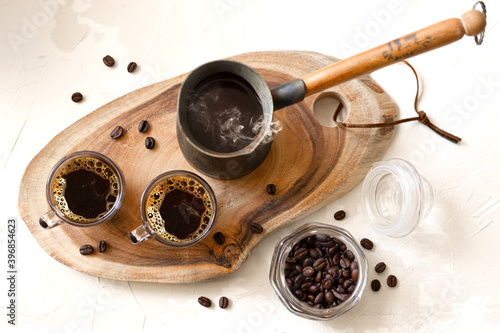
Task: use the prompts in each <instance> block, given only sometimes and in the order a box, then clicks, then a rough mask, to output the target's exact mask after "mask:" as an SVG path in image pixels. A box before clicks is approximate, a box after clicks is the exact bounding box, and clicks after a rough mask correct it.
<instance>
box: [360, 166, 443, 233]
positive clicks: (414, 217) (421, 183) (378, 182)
mask: <svg viewBox="0 0 500 333" xmlns="http://www.w3.org/2000/svg"><path fill="white" fill-rule="evenodd" d="M361 195H362V199H363V205H362V208H363V211H364V214H365V217H366V219H367V221H368V223H369V224H370V226H371V227H372V228H373V229H374V230H375V231H376V232H378V233H381V234H384V235H388V236H392V237H402V236H406V235H407V234H409V233H410V232H412V231H413V229H415V227H416V226H417V224H418V222H419V221H420V220H421V219H424V218H425V217H426V216H427V215H428V214H429V212H430V211H431V208H432V205H433V203H434V195H433V193H432V187H431V185H430V184H429V182H428V181H427V180H426V179H425V178H424V177H422V176H421V175H420V174H419V173H418V171H417V170H416V169H415V167H414V166H413V165H412V164H410V163H409V162H407V161H405V160H402V159H399V158H395V159H391V160H388V161H384V162H377V163H374V164H373V166H372V168H371V169H370V171H368V174H367V175H366V177H365V179H364V181H363V187H362V189H361Z"/></svg>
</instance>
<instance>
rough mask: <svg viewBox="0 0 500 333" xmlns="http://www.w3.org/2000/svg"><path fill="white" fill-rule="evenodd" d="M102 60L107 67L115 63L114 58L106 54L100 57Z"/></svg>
mask: <svg viewBox="0 0 500 333" xmlns="http://www.w3.org/2000/svg"><path fill="white" fill-rule="evenodd" d="M102 62H104V64H105V65H106V66H108V67H113V66H114V65H115V59H113V57H112V56H110V55H107V56H105V57H104V58H102Z"/></svg>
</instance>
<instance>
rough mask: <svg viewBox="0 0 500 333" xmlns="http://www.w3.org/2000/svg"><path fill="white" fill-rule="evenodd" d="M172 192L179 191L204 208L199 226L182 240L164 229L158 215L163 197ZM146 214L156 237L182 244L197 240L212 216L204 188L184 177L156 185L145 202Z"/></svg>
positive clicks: (162, 221)
mask: <svg viewBox="0 0 500 333" xmlns="http://www.w3.org/2000/svg"><path fill="white" fill-rule="evenodd" d="M174 190H181V191H183V192H185V193H188V194H191V195H193V196H194V197H195V198H199V199H201V200H203V205H204V206H205V212H204V213H203V214H202V215H201V217H200V226H199V227H198V229H197V230H196V231H194V232H192V233H191V234H190V235H189V236H188V237H187V238H183V239H179V238H177V237H176V236H175V235H172V234H171V233H169V232H168V231H167V230H166V229H165V220H164V219H163V218H162V216H161V214H160V207H161V205H162V203H163V200H164V199H165V196H166V195H167V194H168V193H170V192H172V191H174ZM146 214H147V218H148V223H149V225H150V227H151V228H152V229H153V230H154V232H155V233H156V234H157V235H158V236H160V237H161V238H163V239H166V240H168V241H170V242H175V243H183V242H186V241H190V240H193V239H196V238H198V236H200V235H201V234H202V233H203V231H204V230H205V229H206V228H207V226H208V224H209V222H210V220H211V218H212V214H213V208H212V200H211V199H210V195H209V193H208V192H207V190H206V189H205V187H204V186H203V185H202V184H200V183H199V182H197V181H196V180H194V179H192V178H190V177H184V176H175V177H170V178H167V179H165V180H163V181H162V182H160V183H159V184H158V185H156V186H155V187H154V188H153V189H152V190H151V192H150V193H149V196H148V200H147V202H146Z"/></svg>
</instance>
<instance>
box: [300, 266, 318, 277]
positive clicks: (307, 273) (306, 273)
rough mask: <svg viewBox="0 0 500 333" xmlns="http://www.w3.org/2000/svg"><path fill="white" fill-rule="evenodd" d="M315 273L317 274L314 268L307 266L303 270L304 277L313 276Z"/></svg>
mask: <svg viewBox="0 0 500 333" xmlns="http://www.w3.org/2000/svg"><path fill="white" fill-rule="evenodd" d="M314 272H315V271H314V268H312V267H311V266H307V267H304V269H303V270H302V275H304V276H313V275H314Z"/></svg>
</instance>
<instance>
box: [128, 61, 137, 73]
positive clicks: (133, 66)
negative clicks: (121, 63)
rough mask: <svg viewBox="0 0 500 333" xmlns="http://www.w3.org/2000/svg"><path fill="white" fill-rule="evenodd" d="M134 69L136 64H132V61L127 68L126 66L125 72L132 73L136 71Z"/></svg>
mask: <svg viewBox="0 0 500 333" xmlns="http://www.w3.org/2000/svg"><path fill="white" fill-rule="evenodd" d="M136 68H137V64H136V63H135V62H133V61H132V62H131V63H129V64H128V66H127V72H129V73H133V72H134V71H135V70H136Z"/></svg>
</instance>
